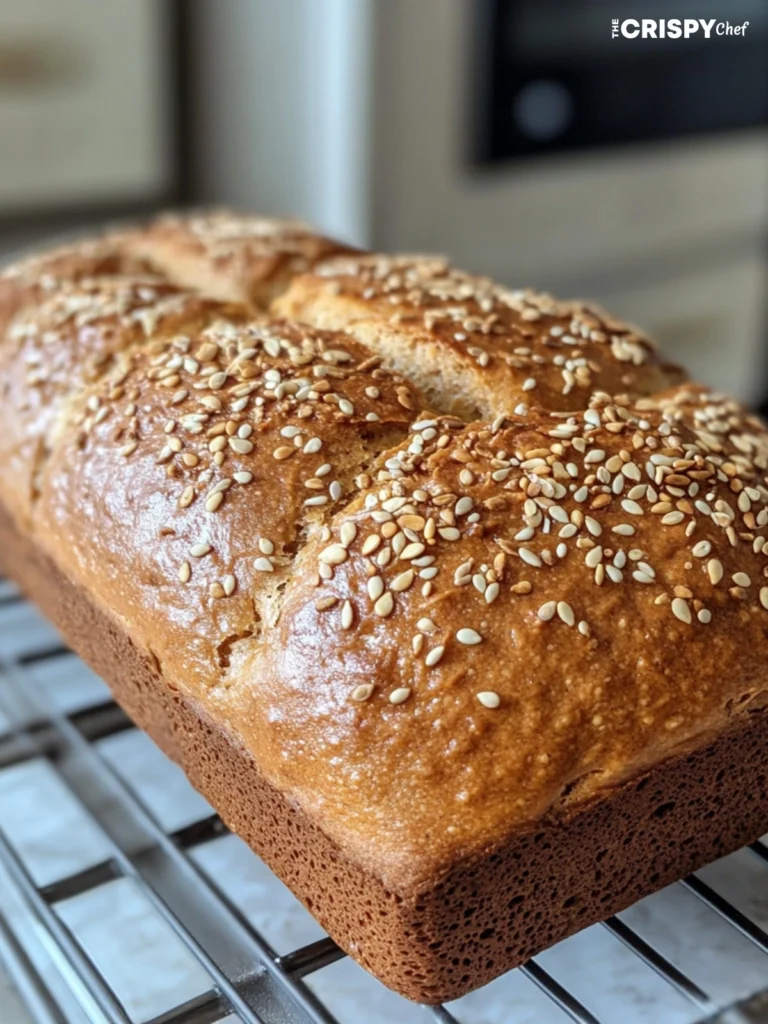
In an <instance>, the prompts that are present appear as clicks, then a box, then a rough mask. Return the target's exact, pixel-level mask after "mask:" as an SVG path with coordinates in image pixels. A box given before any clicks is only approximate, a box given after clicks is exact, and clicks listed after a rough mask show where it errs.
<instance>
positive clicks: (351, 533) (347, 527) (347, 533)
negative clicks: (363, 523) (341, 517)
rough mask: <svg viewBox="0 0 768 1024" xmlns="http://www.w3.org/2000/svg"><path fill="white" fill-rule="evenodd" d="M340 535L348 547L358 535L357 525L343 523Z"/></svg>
mask: <svg viewBox="0 0 768 1024" xmlns="http://www.w3.org/2000/svg"><path fill="white" fill-rule="evenodd" d="M340 536H341V543H342V544H343V545H344V547H345V548H348V547H349V545H350V544H351V543H352V542H353V541H354V539H355V537H356V536H357V527H356V526H355V524H354V523H350V522H346V523H343V524H342V527H341V531H340Z"/></svg>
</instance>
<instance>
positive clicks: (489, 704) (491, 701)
mask: <svg viewBox="0 0 768 1024" xmlns="http://www.w3.org/2000/svg"><path fill="white" fill-rule="evenodd" d="M477 699H478V700H479V701H480V703H481V704H482V705H483V707H486V708H490V709H491V710H493V709H494V708H497V707H498V706H499V705H500V704H501V698H500V697H499V695H498V693H494V692H493V690H481V691H480V693H478V694H477Z"/></svg>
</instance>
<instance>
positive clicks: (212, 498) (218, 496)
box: [205, 491, 224, 512]
mask: <svg viewBox="0 0 768 1024" xmlns="http://www.w3.org/2000/svg"><path fill="white" fill-rule="evenodd" d="M223 501H224V495H223V493H222V492H221V491H214V493H213V494H209V495H208V498H207V499H206V502H205V508H206V511H208V512H216V510H217V509H219V508H220V507H221V504H222V502H223Z"/></svg>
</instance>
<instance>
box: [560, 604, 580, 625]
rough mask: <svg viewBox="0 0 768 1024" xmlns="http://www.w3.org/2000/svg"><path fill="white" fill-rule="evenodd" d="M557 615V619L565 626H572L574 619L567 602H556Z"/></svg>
mask: <svg viewBox="0 0 768 1024" xmlns="http://www.w3.org/2000/svg"><path fill="white" fill-rule="evenodd" d="M557 614H558V616H559V618H560V619H561V620H562V621H563V622H564V623H565V624H566V626H572V625H574V623H575V622H576V617H575V616H574V614H573V609H572V608H571V606H570V605H569V604H568V602H567V601H558V602H557Z"/></svg>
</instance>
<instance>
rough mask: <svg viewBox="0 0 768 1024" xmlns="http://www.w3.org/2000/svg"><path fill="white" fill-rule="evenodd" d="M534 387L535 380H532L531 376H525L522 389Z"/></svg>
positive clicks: (526, 389) (528, 389) (529, 389)
mask: <svg viewBox="0 0 768 1024" xmlns="http://www.w3.org/2000/svg"><path fill="white" fill-rule="evenodd" d="M535 387H536V381H535V380H534V378H533V377H527V378H526V379H525V380H524V381H523V391H533V389H534V388H535Z"/></svg>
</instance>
